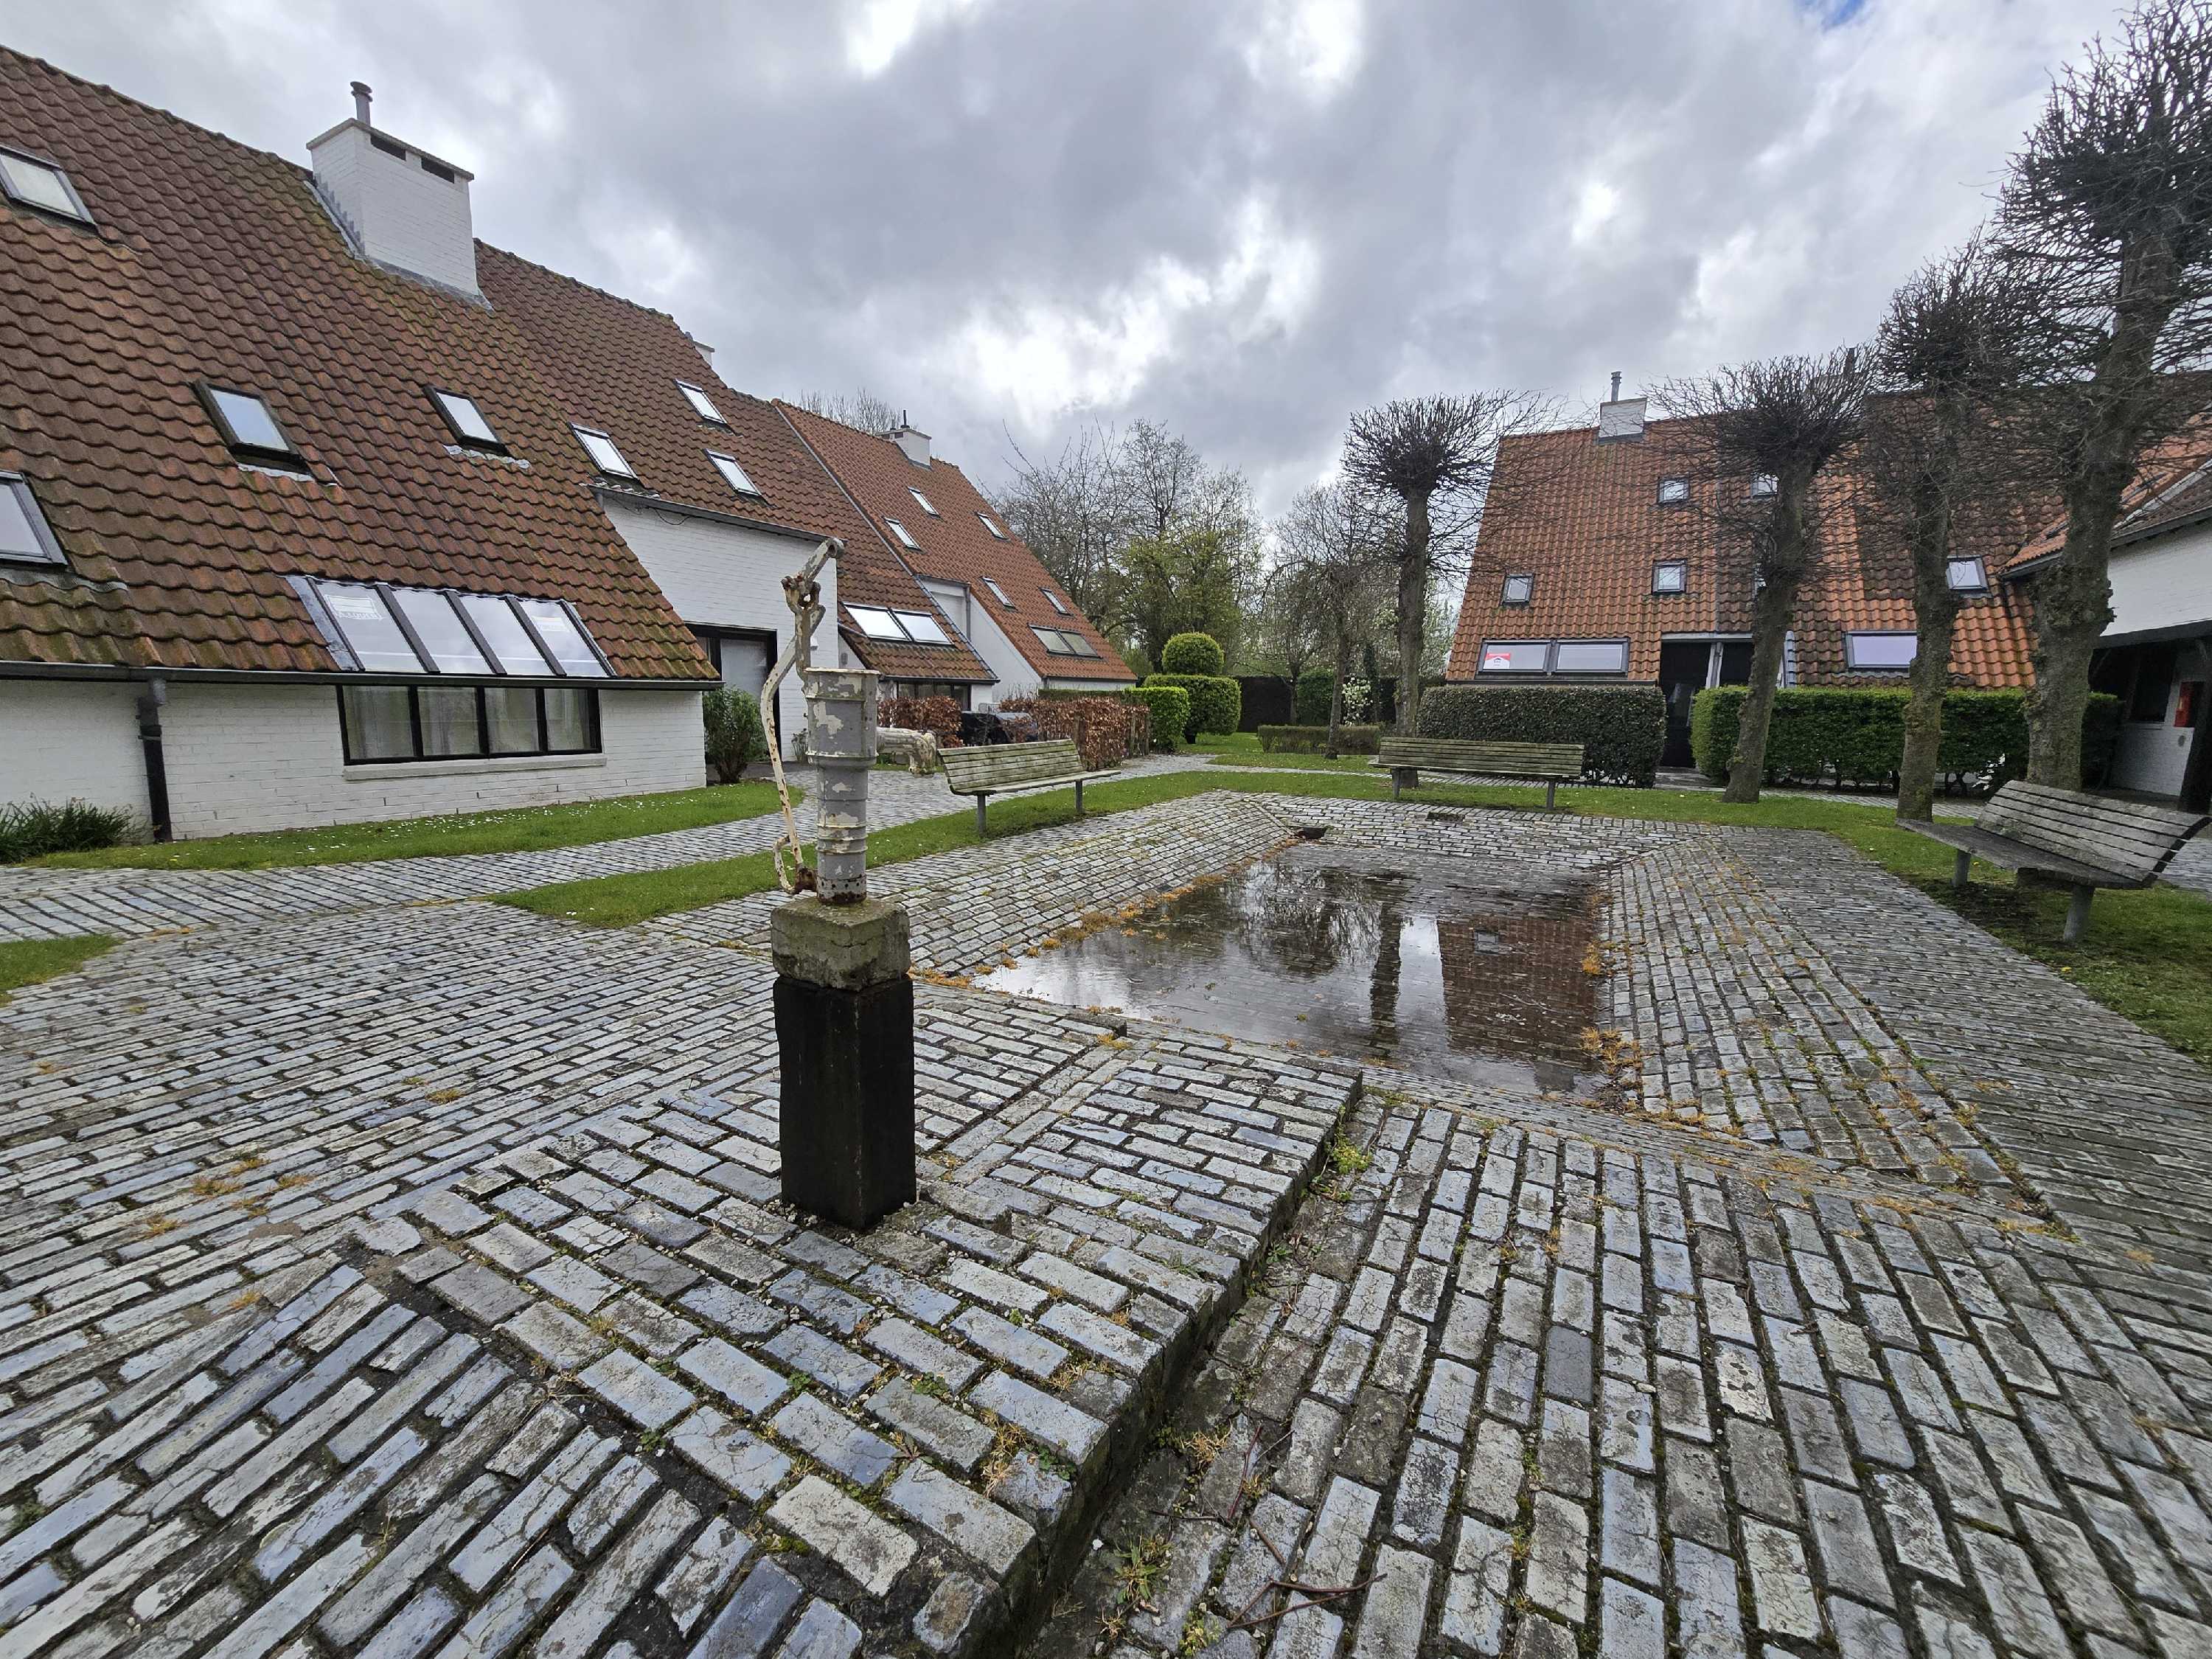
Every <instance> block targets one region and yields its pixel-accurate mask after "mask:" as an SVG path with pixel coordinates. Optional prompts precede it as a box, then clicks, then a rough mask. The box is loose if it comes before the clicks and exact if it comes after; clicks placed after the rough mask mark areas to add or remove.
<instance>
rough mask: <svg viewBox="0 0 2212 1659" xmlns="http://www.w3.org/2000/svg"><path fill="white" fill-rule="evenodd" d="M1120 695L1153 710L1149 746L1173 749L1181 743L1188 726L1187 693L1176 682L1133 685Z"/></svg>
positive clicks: (1188, 705)
mask: <svg viewBox="0 0 2212 1659" xmlns="http://www.w3.org/2000/svg"><path fill="white" fill-rule="evenodd" d="M1121 695H1122V696H1125V697H1127V698H1128V699H1129V701H1130V702H1140V703H1143V704H1144V705H1145V707H1146V708H1149V709H1151V710H1152V747H1153V748H1155V749H1161V750H1174V749H1180V748H1182V741H1183V733H1184V732H1187V731H1188V730H1189V729H1190V693H1189V692H1188V691H1186V690H1183V689H1182V687H1181V686H1179V685H1153V684H1145V685H1132V686H1127V687H1125V688H1124V689H1123V690H1122V692H1121Z"/></svg>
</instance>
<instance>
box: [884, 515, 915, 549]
mask: <svg viewBox="0 0 2212 1659" xmlns="http://www.w3.org/2000/svg"><path fill="white" fill-rule="evenodd" d="M884 523H885V524H887V525H889V526H890V527H891V534H892V535H894V536H896V537H897V538H898V540H899V545H900V546H901V547H910V548H912V549H913V550H915V552H917V553H919V552H921V543H920V542H918V541H916V540H915V538H913V537H912V536H910V535H908V533H907V528H906V526H904V525H902V524H901V523H900V522H899V521H898V520H896V519H885V520H884Z"/></svg>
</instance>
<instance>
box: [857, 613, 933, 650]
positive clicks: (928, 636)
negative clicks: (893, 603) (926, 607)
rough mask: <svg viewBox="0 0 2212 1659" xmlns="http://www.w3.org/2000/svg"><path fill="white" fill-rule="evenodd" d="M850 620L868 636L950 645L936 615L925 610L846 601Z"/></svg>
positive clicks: (923, 643) (880, 638)
mask: <svg viewBox="0 0 2212 1659" xmlns="http://www.w3.org/2000/svg"><path fill="white" fill-rule="evenodd" d="M845 609H846V610H848V611H850V612H852V615H853V620H854V622H856V623H859V624H860V632H862V633H863V634H865V635H867V636H868V637H869V638H870V639H872V640H890V641H896V642H898V643H901V644H906V645H950V644H951V643H952V641H951V638H949V637H948V636H947V635H946V634H945V630H944V629H942V628H940V627H939V625H938V622H937V618H936V617H933V616H931V615H930V614H929V613H928V612H927V611H892V610H889V609H887V608H885V607H884V606H883V605H847V606H846V607H845Z"/></svg>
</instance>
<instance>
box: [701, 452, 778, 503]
mask: <svg viewBox="0 0 2212 1659" xmlns="http://www.w3.org/2000/svg"><path fill="white" fill-rule="evenodd" d="M707 459H708V461H709V462H710V463H711V464H712V465H713V466H714V471H717V472H719V473H720V474H721V475H722V482H723V483H726V484H727V485H729V487H730V488H731V489H734V490H736V491H737V492H738V495H750V496H751V497H753V498H754V499H755V500H756V501H766V500H767V499H768V496H767V495H766V494H765V493H764V492H763V490H762V489H761V487H760V486H759V485H758V484H757V483H754V482H753V475H752V474H751V473H750V472H748V471H745V464H744V462H743V461H741V460H739V459H738V458H737V457H736V456H734V455H725V454H724V453H722V452H721V451H720V450H719V449H710V450H708V452H707ZM732 471H735V472H736V473H737V475H738V476H737V477H734V478H733V477H731V476H730V473H731V472H732Z"/></svg>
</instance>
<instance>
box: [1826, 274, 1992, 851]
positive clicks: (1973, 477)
mask: <svg viewBox="0 0 2212 1659" xmlns="http://www.w3.org/2000/svg"><path fill="white" fill-rule="evenodd" d="M2020 316H2021V312H2020V307H2019V305H2018V303H2017V296H2016V295H2015V294H2014V293H2013V292H2012V290H2011V288H2010V286H2009V284H2008V283H2007V281H2006V274H2005V270H2004V267H2003V266H2002V264H2001V263H2000V262H1998V261H1996V260H1994V259H1993V258H1990V250H1989V248H1988V247H1987V246H1986V245H1985V244H1984V243H1983V242H1982V241H1981V240H1979V239H1978V238H1977V239H1975V240H1972V241H1970V242H1968V243H1967V244H1966V246H1964V247H1961V248H1960V249H1959V250H1958V251H1957V252H1954V253H1951V254H1948V255H1947V256H1945V257H1944V258H1941V259H1938V260H1936V261H1935V262H1934V263H1933V264H1929V265H1927V266H1926V267H1924V268H1923V269H1922V270H1920V271H1919V272H1918V273H1917V275H1915V276H1913V277H1912V278H1911V281H1909V282H1907V283H1905V286H1904V287H1902V288H1900V289H1898V291H1897V293H1896V294H1895V295H1894V296H1893V297H1892V299H1891V301H1890V303H1889V314H1888V316H1887V317H1886V318H1885V319H1883V321H1882V325H1881V334H1880V336H1879V337H1878V338H1877V339H1876V341H1875V348H1874V364H1875V374H1876V376H1877V379H1878V380H1879V382H1880V384H1881V386H1882V388H1883V394H1882V395H1881V396H1878V397H1875V398H1872V399H1870V400H1869V404H1868V406H1867V418H1866V432H1865V436H1864V438H1863V440H1862V441H1861V443H1860V445H1859V447H1858V451H1857V465H1856V468H1855V469H1854V470H1855V471H1856V473H1857V477H1858V478H1859V480H1860V482H1861V484H1862V486H1863V490H1862V497H1861V504H1862V512H1861V526H1862V532H1865V531H1867V530H1872V531H1874V532H1876V533H1883V534H1890V535H1894V536H1896V537H1897V538H1899V540H1901V541H1902V542H1903V543H1904V544H1905V550H1906V551H1907V552H1908V553H1909V554H1910V556H1911V562H1912V608H1913V617H1914V621H1915V625H1916V627H1917V629H1918V632H1919V639H1918V643H1917V648H1916V650H1915V653H1914V655H1913V659H1912V666H1911V670H1910V671H1909V673H1908V683H1909V684H1910V685H1911V700H1910V701H1909V702H1908V703H1907V704H1906V707H1905V754H1904V758H1903V759H1902V761H1900V762H1899V766H1898V787H1897V816H1898V817H1900V818H1905V819H1917V820H1919V821H1920V822H1922V823H1925V822H1927V821H1928V819H1929V817H1932V816H1933V814H1934V811H1935V795H1936V763H1937V759H1938V757H1939V756H1940V755H1941V753H1942V745H1943V699H1944V696H1945V695H1946V694H1947V693H1948V691H1949V690H1950V689H1951V641H1952V635H1953V633H1954V631H1955V629H1956V627H1957V623H1958V619H1959V612H1960V608H1961V607H1962V605H1964V604H1965V600H1964V599H1962V598H1961V596H1960V592H1959V590H1958V589H1956V588H1955V587H1954V586H1952V585H1951V579H1950V578H1951V562H1952V560H1954V558H1958V557H1960V556H1967V555H1968V538H1969V536H1970V534H1971V532H1972V531H1973V530H1974V529H1975V528H1977V527H1986V526H1990V524H1991V523H1993V522H2001V521H2002V520H2003V519H2004V518H2005V517H2006V516H2008V515H2007V509H2008V507H2013V506H2015V504H2016V503H2017V501H2019V498H2020V495H2021V490H2022V487H2023V485H2024V483H2026V482H2027V480H2026V478H2025V477H2024V475H2023V469H2022V467H2021V458H2020V456H2019V455H2018V453H2016V450H2015V430H2016V422H2015V420H2014V418H2013V414H2014V408H2015V399H2016V396H2017V393H2018V392H2019V389H2020V386H2019V369H2020V359H2019V356H2018V345H2019V338H2018V332H2017V331H2018V325H2019V319H2020Z"/></svg>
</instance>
